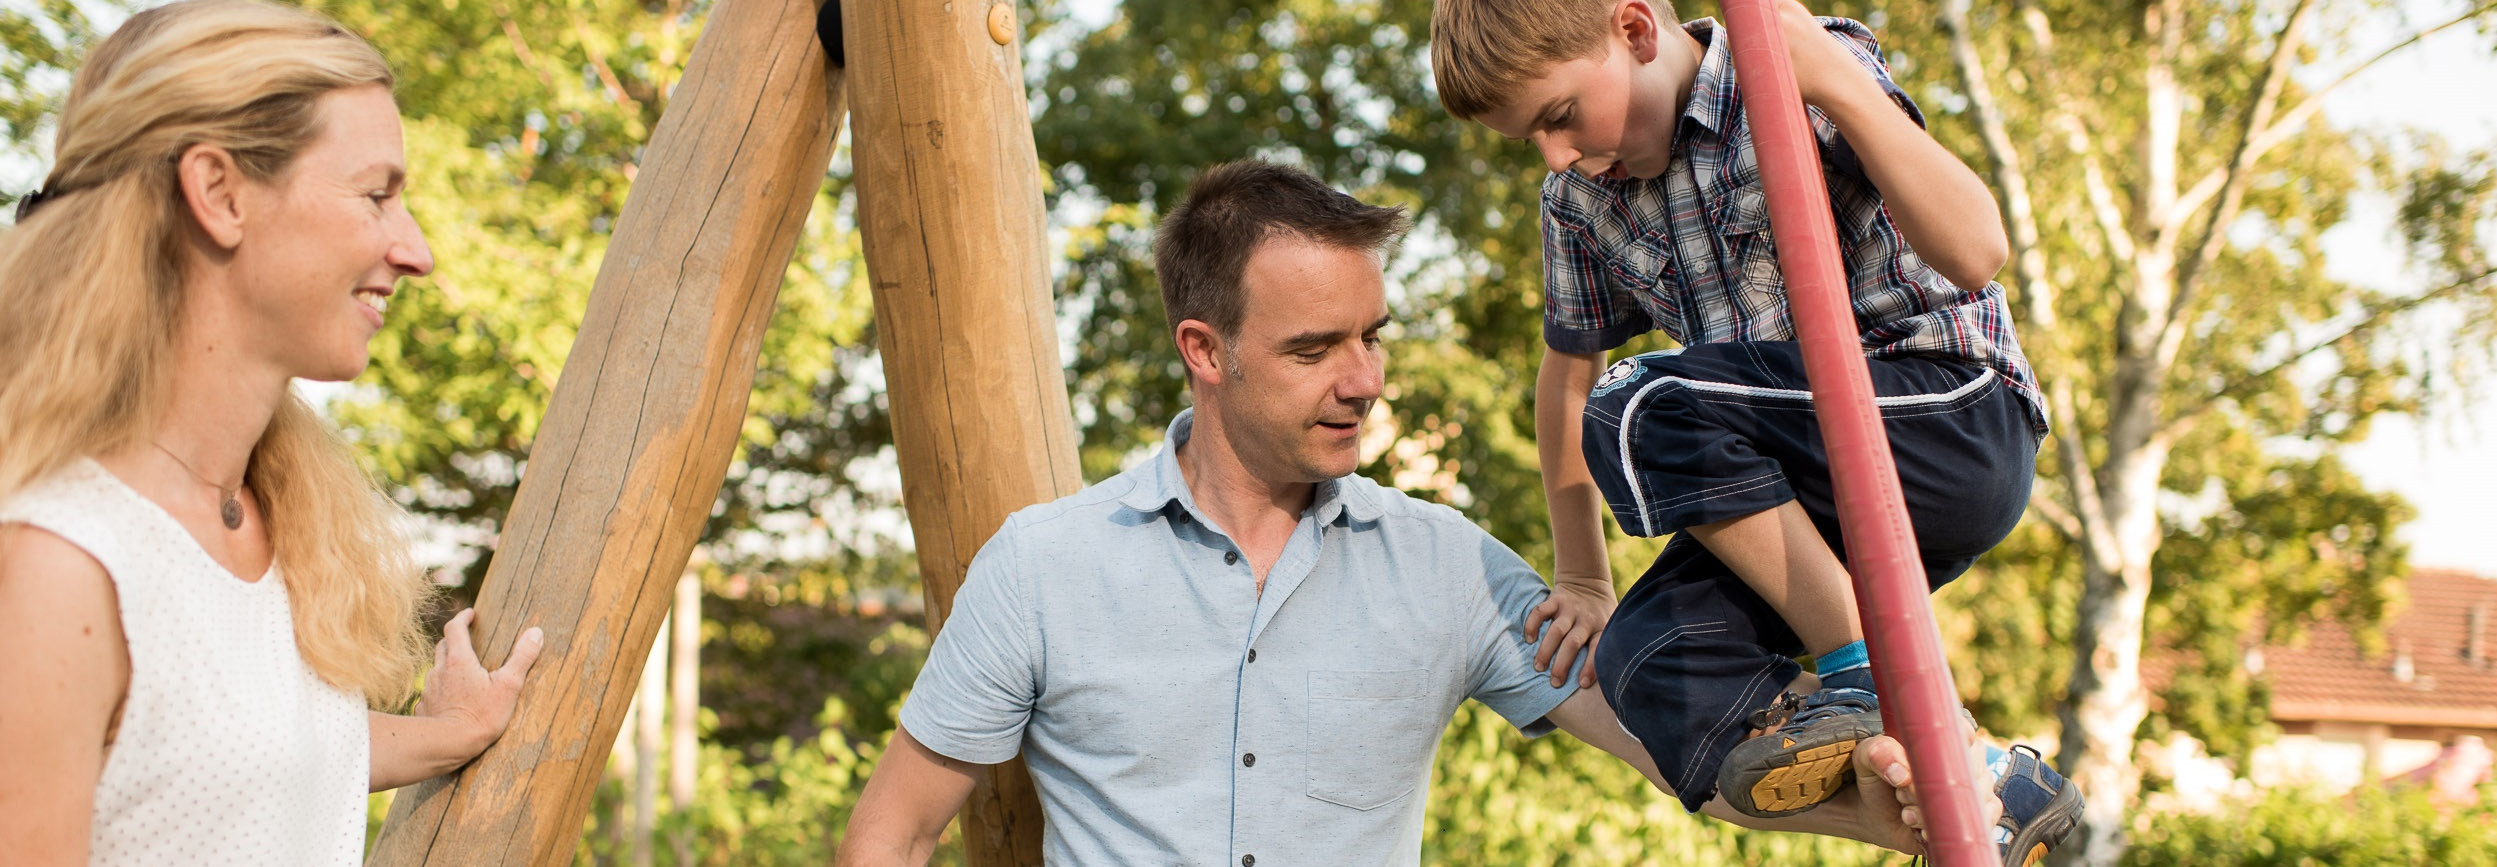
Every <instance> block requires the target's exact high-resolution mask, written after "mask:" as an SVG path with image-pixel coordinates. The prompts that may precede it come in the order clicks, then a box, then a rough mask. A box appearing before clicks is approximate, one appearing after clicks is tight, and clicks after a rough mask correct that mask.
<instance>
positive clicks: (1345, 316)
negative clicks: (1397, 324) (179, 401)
mask: <svg viewBox="0 0 2497 867" xmlns="http://www.w3.org/2000/svg"><path fill="white" fill-rule="evenodd" d="M1240 284H1241V286H1240V288H1241V292H1242V295H1243V298H1242V300H1243V302H1244V303H1243V304H1242V310H1241V316H1240V332H1239V334H1238V335H1237V336H1236V337H1235V338H1234V339H1232V340H1228V341H1224V349H1225V352H1224V353H1223V355H1224V357H1223V358H1222V365H1221V366H1222V370H1221V371H1219V372H1218V373H1216V374H1215V376H1214V377H1212V378H1210V380H1209V381H1208V382H1207V383H1206V385H1209V386H1211V388H1209V389H1207V390H1206V391H1205V392H1202V393H1200V395H1199V401H1200V402H1209V401H1210V402H1213V403H1215V404H1216V405H1217V406H1218V407H1219V411H1220V412H1221V414H1222V418H1223V425H1224V432H1225V435H1226V436H1227V437H1228V438H1229V440H1230V444H1231V448H1232V450H1233V452H1234V453H1236V454H1237V455H1238V456H1239V459H1240V462H1241V464H1242V465H1243V466H1244V467H1245V468H1247V469H1248V471H1249V472H1250V473H1252V474H1254V475H1255V476H1256V477H1257V478H1259V479H1262V480H1264V481H1266V482H1269V483H1273V484H1296V483H1304V482H1317V481H1324V480H1327V479H1334V478H1340V477H1343V476H1346V475H1350V474H1351V473H1352V471H1353V470H1354V469H1356V468H1357V467H1358V466H1359V465H1360V462H1361V459H1360V445H1359V444H1360V440H1361V424H1362V421H1363V419H1365V418H1367V417H1368V416H1369V414H1370V406H1371V404H1373V403H1376V402H1377V401H1378V398H1379V392H1380V390H1381V389H1382V388H1384V387H1385V385H1386V383H1385V378H1386V372H1385V367H1386V363H1387V356H1386V353H1385V352H1384V351H1383V350H1382V349H1381V348H1380V346H1379V329H1381V328H1384V327H1386V325H1387V285H1386V278H1385V277H1384V276H1383V275H1382V274H1381V273H1380V266H1379V262H1378V260H1377V259H1376V258H1374V257H1372V255H1371V254H1369V253H1366V252H1363V251H1360V250H1347V249H1343V248H1339V247H1330V246H1326V245H1323V244H1318V243H1313V242H1310V241H1307V240H1304V239H1301V238H1298V237H1293V236H1289V235H1279V236H1275V237H1271V238H1268V239H1266V240H1265V241H1263V242H1261V243H1259V244H1258V246H1257V249H1256V250H1255V251H1254V252H1251V253H1250V254H1249V260H1248V265H1247V267H1245V268H1244V269H1242V271H1241V275H1240Z"/></svg>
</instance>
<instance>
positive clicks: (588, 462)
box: [369, 0, 842, 867]
mask: <svg viewBox="0 0 2497 867" xmlns="http://www.w3.org/2000/svg"><path fill="white" fill-rule="evenodd" d="M815 12H816V3H815V2H813V0H720V2H719V3H718V4H717V5H716V6H714V7H713V8H712V10H711V14H710V18H709V21H708V22H706V23H705V25H704V27H703V32H702V38H701V40H700V41H699V42H698V43H697V44H696V45H695V47H694V53H693V57H692V59H691V61H690V62H689V63H688V64H687V66H686V70H685V77H684V79H683V80H682V81H681V82H679V83H678V85H677V86H676V90H675V93H674V94H673V95H672V96H671V98H670V99H669V102H668V108H667V113H666V114H665V116H663V117H662V118H661V119H660V121H659V127H658V129H657V130H656V131H655V132H654V134H653V135H652V137H651V142H650V146H649V148H648V149H647V150H646V151H645V153H644V156H643V159H642V163H641V171H640V174H639V176H638V178H637V179H636V181H635V183H634V184H633V189H632V193H631V194H630V195H629V196H628V197H627V198H626V200H625V206H624V213H623V215H622V216H621V218H620V219H619V220H618V221H617V224H616V232H615V237H614V238H613V239H612V241H611V242H610V243H609V245H608V248H607V258H606V261H605V262H603V263H601V265H600V267H599V272H598V281H597V283H596V284H595V287H594V288H593V289H592V291H591V294H590V302H589V309H588V312H587V314H586V315H585V316H584V317H583V319H582V322H581V330H580V334H579V336H578V337H577V338H576V339H575V341H574V343H573V346H572V354H571V356H570V358H568V359H567V360H566V361H565V362H564V369H563V376H562V378H561V379H560V380H559V381H558V383H557V385H556V387H555V396H554V400H553V402H552V404H551V405H550V406H549V407H548V409H547V413H546V419H545V421H544V423H543V424H541V425H540V427H539V431H538V438H537V442H536V445H535V446H534V448H533V449H532V450H531V452H530V455H529V467H528V472H527V474H526V476H525V477H524V478H523V479H522V480H521V483H520V491H519V493H518V495H517V497H516V498H515V499H514V501H513V503H512V511H511V515H510V517H509V518H508V519H507V520H506V521H505V522H504V527H503V534H502V542H501V544H500V546H499V548H498V551H497V553H496V554H495V557H494V562H493V564H492V566H491V567H490V568H489V569H488V571H487V573H486V578H485V587H484V592H483V594H482V596H481V597H480V598H479V599H478V601H477V608H478V614H479V616H478V625H479V628H480V630H481V637H480V642H481V647H482V655H483V656H484V658H485V659H486V660H487V661H488V664H489V665H493V664H498V663H499V661H500V660H501V659H502V658H503V656H504V654H505V653H507V652H509V650H510V649H511V645H512V641H513V640H514V639H515V638H516V637H517V636H518V635H519V633H520V631H521V630H522V629H524V628H526V627H528V626H533V625H534V626H541V627H544V628H545V630H546V655H545V656H544V657H542V658H540V659H539V660H538V663H537V667H536V669H535V670H534V671H532V672H531V673H530V675H529V684H528V687H527V688H526V690H525V691H524V692H523V693H522V695H521V699H520V708H519V711H518V714H517V715H516V716H515V717H514V718H513V720H512V725H511V728H510V730H509V731H507V732H506V733H505V734H504V736H503V739H502V741H501V742H499V743H497V744H496V745H495V746H494V747H493V748H492V749H489V750H487V751H486V753H485V755H483V756H480V757H479V758H478V759H477V761H476V762H475V763H473V764H471V765H469V766H468V768H467V769H466V770H464V771H462V772H460V773H458V774H456V775H452V776H448V777H443V778H440V779H436V780H433V781H429V782H426V783H423V784H420V785H418V786H415V787H412V788H410V789H408V790H405V791H402V792H401V793H400V794H399V796H398V798H397V800H396V802H395V803H393V804H392V806H391V810H390V819H389V821H388V823H387V824H385V825H383V827H382V832H381V838H380V840H379V841H378V842H377V843H376V844H375V846H374V848H373V851H372V854H371V856H370V859H369V861H370V863H373V864H381V865H413V864H429V865H462V867H469V865H487V864H507V865H521V864H541V865H543V864H566V863H570V862H571V861H572V857H573V852H574V850H575V848H576V847H577V846H578V845H579V842H580V838H581V822H582V818H583V816H584V815H585V814H586V813H587V812H588V810H589V805H590V797H591V794H592V793H593V792H594V790H595V789H596V788H597V786H598V780H599V777H600V775H601V773H602V772H603V770H604V769H605V766H606V762H607V754H608V750H609V748H610V747H611V746H612V745H613V744H614V743H615V738H616V732H617V729H618V728H619V727H620V726H621V725H622V724H623V718H624V711H625V707H626V705H627V704H629V703H630V702H631V700H632V696H633V688H634V685H635V684H636V683H637V682H639V680H640V678H641V670H642V662H643V659H644V656H645V655H646V654H648V653H649V652H650V648H651V645H652V642H653V639H654V638H655V637H656V633H657V631H658V629H659V623H660V620H661V618H663V617H664V616H665V615H666V614H667V610H668V604H669V601H670V599H671V597H672V594H671V593H670V589H671V587H672V586H673V585H674V584H675V582H676V579H677V577H678V576H679V575H682V574H684V569H685V561H686V558H687V556H688V555H689V554H690V553H691V552H692V550H693V545H694V542H695V541H696V539H697V537H698V536H700V534H701V532H702V527H703V523H704V521H705V520H706V519H707V518H708V517H709V516H710V513H711V505H712V503H713V501H714V500H715V499H716V498H717V497H718V495H719V490H720V483H721V481H722V479H723V478H724V477H725V476H726V475H727V471H728V460H729V455H730V454H731V452H732V451H733V450H734V448H735V446H736V442H737V432H738V428H739V426H740V425H741V424H743V423H744V421H745V417H746V398H747V395H748V393H749V392H750V391H751V389H752V387H753V383H754V369H755V360H756V356H757V354H758V353H759V351H760V350H761V346H762V340H763V328H764V324H765V323H766V322H767V321H768V320H769V319H770V318H771V315H772V307H773V303H774V301H775V300H776V299H777V298H778V296H779V294H780V284H781V278H782V275H783V274H784V273H785V272H786V271H787V270H788V266H789V257H790V254H791V252H792V251H793V249H794V248H795V247H796V245H797V240H798V235H799V232H800V229H801V228H802V227H803V226H804V224H805V222H806V215H807V210H808V208H809V207H810V206H811V205H812V204H813V203H814V194H815V191H816V190H817V189H818V188H819V186H820V185H821V184H822V183H823V179H824V172H825V170H826V168H827V166H828V165H829V163H830V160H831V152H832V139H833V134H834V132H835V130H836V127H837V126H838V125H839V123H840V118H841V108H840V105H839V100H840V98H841V94H842V87H841V76H840V75H839V73H838V72H837V71H835V70H832V69H830V68H828V65H827V64H826V62H825V56H824V50H823V48H822V47H821V45H820V44H819V43H818V42H817V41H816V38H815Z"/></svg>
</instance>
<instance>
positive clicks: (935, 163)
mask: <svg viewBox="0 0 2497 867" xmlns="http://www.w3.org/2000/svg"><path fill="white" fill-rule="evenodd" d="M840 2H841V13H842V14H841V18H842V30H843V32H844V33H845V34H847V40H846V43H847V49H846V50H847V54H848V62H849V80H850V113H851V132H850V139H851V161H852V164H853V165H854V166H855V175H856V184H857V186H856V189H857V190H858V215H859V225H860V227H861V228H860V232H861V234H862V235H863V237H864V243H865V247H866V252H867V273H868V276H869V277H870V278H871V281H872V282H873V283H874V285H875V296H876V335H877V339H878V342H879V344H880V347H881V349H882V351H883V353H884V373H885V381H886V382H887V384H888V387H887V389H886V393H887V394H888V395H889V396H890V399H891V401H892V411H893V440H894V444H895V448H896V449H897V450H898V451H899V452H900V456H901V469H902V499H903V502H904V504H905V505H906V506H908V507H909V511H910V527H911V534H912V536H913V537H914V538H915V539H916V540H917V543H918V548H919V572H920V577H921V579H922V582H923V585H924V588H925V592H926V593H927V600H928V621H929V624H930V628H932V629H935V628H941V627H942V625H943V623H944V620H945V615H946V613H947V612H949V611H951V610H952V602H953V598H954V591H955V590H956V589H958V588H960V587H961V586H962V579H963V573H964V570H965V569H966V568H967V567H968V566H969V564H970V562H971V557H972V555H973V554H976V553H978V552H979V549H980V545H981V544H982V543H984V542H986V541H987V540H988V537H989V535H990V534H991V533H994V532H996V530H997V528H998V526H999V525H1001V524H1003V523H1005V519H1006V516H1007V515H1008V514H1011V513H1012V512H1013V511H1014V510H1016V509H1020V508H1022V507H1024V506H1028V505H1031V504H1033V503H1038V502H1045V501H1048V500H1052V499H1056V498H1058V497H1060V496H1064V495H1066V494H1071V493H1074V492H1075V491H1076V489H1078V488H1081V487H1082V486H1083V480H1082V476H1081V472H1080V470H1078V468H1077V464H1076V457H1075V431H1074V419H1073V416H1072V415H1071V414H1070V412H1069V410H1068V407H1067V395H1066V379H1065V376H1066V374H1065V365H1064V364H1063V363H1061V361H1060V359H1059V355H1058V333H1057V326H1056V321H1057V320H1056V314H1055V311H1054V310H1053V309H1052V307H1051V304H1050V297H1049V268H1048V263H1047V259H1046V253H1045V250H1044V247H1043V245H1044V244H1045V243H1046V242H1047V241H1046V239H1047V235H1046V233H1045V231H1044V228H1043V222H1042V206H1041V196H1040V157H1039V155H1038V153H1037V152H1036V151H1035V149H1034V148H1033V145H1032V124H1031V108H1030V106H1029V104H1027V103H1026V102H1025V100H1024V92H1023V64H1022V60H1021V57H1020V54H1021V49H1022V38H1021V36H1022V32H1021V27H1020V25H1019V24H1018V22H1017V20H1016V16H1015V13H1014V6H1013V4H1012V2H1011V0H1007V2H996V0H840ZM1040 827H1041V820H1040V802H1039V799H1038V797H1037V796H1036V795H1034V794H1033V791H1032V788H1031V780H1030V777H1029V776H1028V775H1026V773H1025V772H1024V769H1023V765H1022V764H1021V763H1020V762H1013V763H1009V764H1006V765H1002V766H999V767H998V768H997V769H996V770H994V771H992V772H990V773H987V774H985V775H984V777H983V779H982V780H981V781H980V784H979V786H978V788H977V790H976V791H974V792H973V794H972V798H971V804H970V805H969V807H967V808H966V809H965V811H964V814H963V822H962V829H963V835H962V836H963V840H964V844H965V848H966V850H967V853H968V855H969V856H970V861H971V863H972V864H974V865H980V867H994V865H1008V864H1039V863H1040V862H1041V859H1040V840H1041V835H1040Z"/></svg>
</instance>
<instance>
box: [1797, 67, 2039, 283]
mask: <svg viewBox="0 0 2497 867" xmlns="http://www.w3.org/2000/svg"><path fill="white" fill-rule="evenodd" d="M1843 94H1844V95H1843V96H1839V97H1834V98H1831V99H1829V100H1827V101H1826V102H1827V104H1824V105H1821V106H1820V109H1821V113H1822V114H1823V115H1824V116H1826V117H1828V118H1829V121H1830V123H1832V124H1834V125H1836V126H1837V127H1838V131H1839V134H1840V135H1843V136H1845V137H1846V139H1847V144H1848V145H1849V146H1851V147H1853V148H1854V149H1855V153H1856V157H1857V159H1858V160H1860V161H1861V162H1862V163H1863V164H1864V175H1865V177H1866V178H1868V179H1870V180H1871V181H1872V182H1873V187H1874V188H1875V189H1877V190H1880V191H1881V198H1882V204H1883V205H1885V206H1886V207H1888V208H1889V210H1890V220H1891V222H1893V223H1895V224H1897V225H1898V227H1899V234H1900V235H1901V236H1902V237H1904V238H1905V239H1906V240H1907V244H1908V247H1909V248H1910V249H1913V250H1915V251H1916V255H1917V257H1918V258H1921V259H1924V260H1925V264H1927V265H1931V266H1933V268H1934V270H1935V271H1937V272H1939V273H1941V275H1942V277H1943V278H1944V279H1946V280H1949V281H1951V284H1952V285H1954V286H1958V287H1960V288H1962V289H1968V290H1975V289H1979V288H1982V287H1984V286H1985V285H1986V283H1988V282H1990V281H1992V280H1993V279H1994V275H1995V273H1996V272H1998V271H2001V270H2002V268H2003V263H2004V262H2005V261H2006V260H2008V259H2009V258H2010V255H2011V254H2010V242H2009V241H2007V240H2006V239H2005V237H2004V234H2003V218H2002V212H2001V211H2000V210H1999V208H1998V205H1997V204H1996V203H1995V201H1994V194H1993V193H1992V192H1991V191H1989V190H1987V189H1986V186H1985V181H1984V180H1982V179H1980V178H1978V177H1977V173H1976V172H1975V171H1972V170H1970V169H1969V168H1968V166H1967V164H1965V163H1962V162H1960V160H1959V157H1956V156H1953V155H1952V154H1951V152H1950V151H1948V150H1944V149H1943V147H1942V145H1941V144H1940V143H1939V142H1936V141H1934V140H1933V137H1932V136H1930V135H1926V134H1925V130H1924V129H1923V128H1922V127H1919V126H1917V125H1916V122H1915V121H1914V120H1911V119H1909V118H1908V116H1907V114H1906V113H1904V112H1901V111H1900V110H1899V107H1898V105H1897V104H1895V103H1892V102H1891V101H1890V96H1889V94H1887V93H1885V92H1883V91H1882V89H1881V87H1880V85H1878V84H1876V83H1874V82H1873V81H1872V80H1871V79H1870V78H1869V77H1868V78H1867V79H1866V80H1865V82H1864V84H1863V86H1861V87H1849V88H1846V89H1845V90H1844V91H1843Z"/></svg>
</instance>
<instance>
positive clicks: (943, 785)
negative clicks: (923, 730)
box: [833, 728, 978, 867]
mask: <svg viewBox="0 0 2497 867" xmlns="http://www.w3.org/2000/svg"><path fill="white" fill-rule="evenodd" d="M975 767H978V766H977V765H973V764H971V763H969V762H964V761H957V760H954V759H951V758H947V757H945V756H944V755H942V754H939V753H938V752H936V751H935V750H931V749H928V748H927V747H925V746H922V745H921V744H920V743H919V741H918V739H917V738H913V737H911V736H910V730H909V729H905V728H896V729H894V730H893V744H892V745H891V746H889V747H887V748H885V751H884V758H883V759H882V760H880V761H878V762H876V770H875V772H874V773H873V774H871V775H869V776H868V778H867V790H866V791H865V792H863V793H860V795H859V797H858V807H857V808H856V809H854V810H852V811H851V812H850V826H849V829H848V831H847V833H846V834H845V836H843V838H842V840H841V850H840V852H839V854H836V855H835V856H833V864H834V865H836V867H871V865H872V867H883V865H892V864H899V865H920V864H926V863H928V856H929V855H930V854H931V853H934V852H935V851H936V841H937V837H939V836H940V835H942V834H944V833H945V823H946V822H949V821H951V820H952V819H953V818H954V813H956V812H958V811H960V810H961V809H962V802H963V800H964V799H966V798H969V797H970V796H971V785H972V769H973V768H975Z"/></svg>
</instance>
